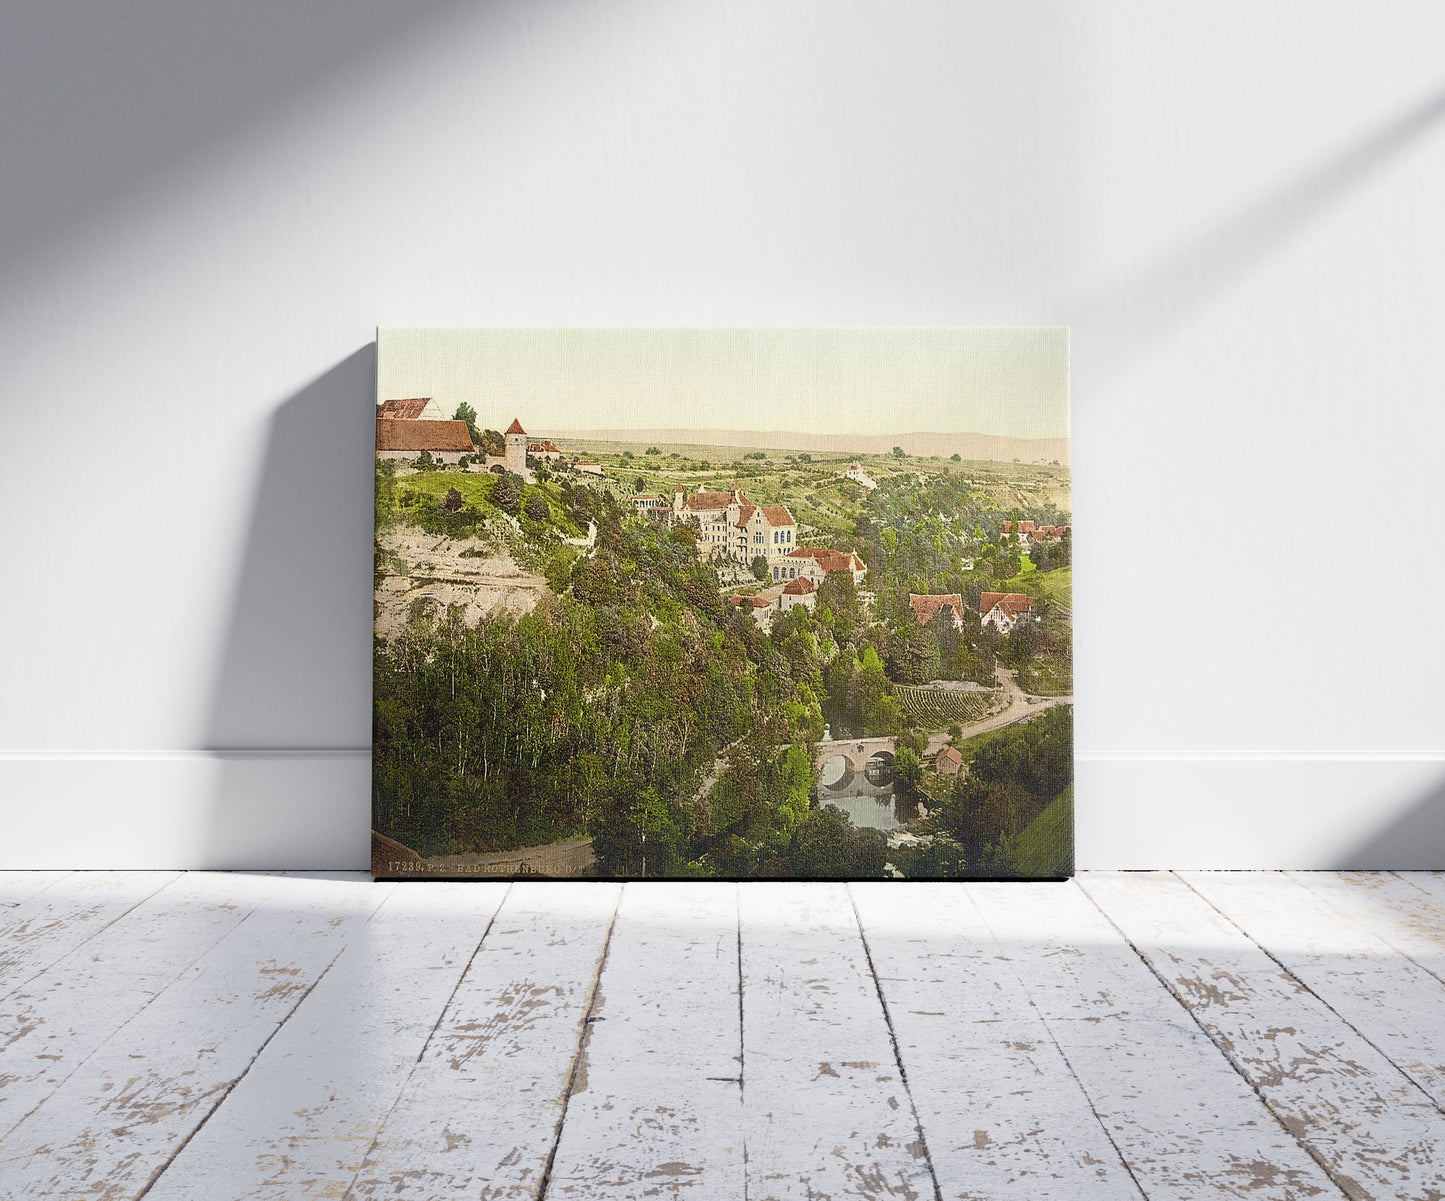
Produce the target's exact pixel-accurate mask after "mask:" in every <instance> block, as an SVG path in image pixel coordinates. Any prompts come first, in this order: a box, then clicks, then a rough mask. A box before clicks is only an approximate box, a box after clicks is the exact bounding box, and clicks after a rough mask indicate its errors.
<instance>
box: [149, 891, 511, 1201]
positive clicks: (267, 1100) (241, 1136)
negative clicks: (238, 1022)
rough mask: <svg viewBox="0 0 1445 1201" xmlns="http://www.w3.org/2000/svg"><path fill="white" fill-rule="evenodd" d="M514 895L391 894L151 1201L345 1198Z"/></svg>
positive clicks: (164, 1178)
mask: <svg viewBox="0 0 1445 1201" xmlns="http://www.w3.org/2000/svg"><path fill="white" fill-rule="evenodd" d="M506 891H507V885H506V884H505V883H491V882H476V883H474V882H466V883H440V882H432V881H411V882H408V883H406V884H405V885H404V886H401V887H397V888H396V889H395V890H394V891H392V892H391V893H390V895H389V896H388V897H387V899H386V901H385V902H384V903H383V904H382V906H381V907H380V909H378V910H377V912H376V913H375V915H374V916H373V917H372V919H371V920H370V921H369V922H367V923H366V925H365V926H363V927H361V928H360V929H358V930H357V932H356V933H355V935H354V936H353V937H352V939H351V940H350V942H349V943H348V944H347V945H346V948H345V949H344V950H343V951H342V953H341V955H340V956H339V957H338V958H337V959H336V962H335V963H334V964H333V965H332V967H331V969H330V970H329V971H328V972H327V973H326V975H325V976H324V977H323V978H322V979H321V981H320V983H318V984H317V985H316V987H315V988H314V989H312V990H311V992H310V994H309V995H308V996H307V997H306V999H305V1000H304V1001H303V1002H302V1003H301V1005H300V1006H298V1007H297V1010H296V1012H295V1013H294V1014H293V1015H292V1016H291V1018H290V1020H288V1021H287V1022H286V1024H285V1025H284V1026H282V1027H281V1029H280V1030H279V1031H278V1033H277V1034H276V1037H275V1038H273V1039H272V1040H271V1041H270V1042H269V1043H267V1044H266V1048H265V1050H264V1051H263V1052H262V1053H261V1055H260V1056H259V1057H258V1058H257V1060H256V1062H255V1064H253V1065H252V1067H251V1069H250V1071H248V1072H247V1073H246V1075H245V1077H244V1078H243V1079H242V1080H241V1081H240V1082H239V1083H238V1084H237V1085H236V1087H235V1088H234V1089H233V1090H232V1091H231V1094H230V1095H229V1096H228V1097H227V1098H226V1103H225V1104H224V1105H223V1106H222V1107H221V1108H220V1109H219V1110H217V1111H216V1113H215V1114H214V1115H213V1116H212V1117H211V1119H210V1121H208V1122H207V1123H206V1124H205V1125H204V1126H203V1127H202V1128H201V1129H200V1130H199V1131H198V1132H197V1134H196V1136H195V1137H194V1138H193V1139H191V1141H190V1142H189V1143H187V1144H186V1147H185V1149H184V1150H183V1151H182V1152H181V1153H180V1154H179V1155H178V1156H177V1157H176V1158H175V1160H174V1161H173V1162H172V1163H171V1164H170V1165H169V1166H168V1167H167V1168H166V1170H165V1172H164V1173H163V1174H162V1175H161V1177H160V1179H159V1180H158V1181H157V1182H156V1184H155V1185H154V1187H153V1188H152V1189H151V1190H150V1192H149V1193H147V1194H146V1197H147V1201H190V1199H191V1198H196V1197H204V1198H206V1199H207V1201H225V1199H227V1198H235V1199H236V1201H266V1199H274V1201H301V1199H304V1198H322V1197H329V1198H335V1197H339V1196H341V1195H342V1194H343V1193H344V1192H345V1191H346V1188H347V1186H348V1185H349V1184H350V1183H351V1181H352V1179H353V1178H354V1177H355V1175H356V1173H357V1171H358V1170H359V1169H360V1167H361V1164H362V1160H363V1157H364V1156H365V1155H366V1152H367V1149H368V1148H369V1147H370V1145H371V1142H372V1140H373V1139H374V1138H375V1137H376V1134H377V1132H378V1131H379V1130H380V1129H381V1126H382V1123H383V1122H384V1121H385V1119H386V1116H387V1113H388V1112H389V1111H390V1109H391V1107H392V1105H393V1104H394V1103H395V1101H396V1098H397V1096H398V1095H399V1094H400V1092H401V1089H402V1087H403V1085H404V1084H405V1083H406V1080H407V1077H408V1076H409V1075H410V1073H411V1071H412V1069H413V1067H414V1066H415V1065H416V1062H417V1059H418V1057H419V1056H420V1055H421V1053H422V1050H423V1048H424V1047H425V1045H426V1041H427V1039H428V1037H430V1035H431V1033H432V1030H433V1029H434V1027H435V1024H436V1022H437V1020H438V1019H439V1018H440V1016H441V1014H442V1011H443V1010H444V1009H445V1008H446V1004H447V1001H448V999H449V998H450V997H451V995H452V992H453V990H454V989H455V988H456V986H457V983H458V981H459V980H460V979H461V976H462V973H463V972H464V971H465V970H466V966H467V964H468V962H469V961H470V959H471V957H472V955H473V953H474V952H475V951H476V948H477V946H478V944H479V943H480V942H481V940H482V935H483V933H484V932H485V931H486V929H487V926H488V924H489V922H490V921H491V920H492V917H493V915H494V914H495V913H496V911H497V907H498V906H499V905H500V904H501V903H502V898H503V896H504V895H505V894H506Z"/></svg>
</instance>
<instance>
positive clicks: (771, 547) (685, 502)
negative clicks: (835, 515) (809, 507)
mask: <svg viewBox="0 0 1445 1201" xmlns="http://www.w3.org/2000/svg"><path fill="white" fill-rule="evenodd" d="M672 520H673V522H674V523H676V522H685V523H686V524H688V525H693V526H695V527H696V530H697V550H698V554H700V555H702V556H703V557H704V558H712V559H731V560H733V561H734V562H737V563H751V562H752V561H753V560H754V559H756V558H757V557H758V556H759V555H761V556H762V557H763V558H764V559H766V560H767V561H768V563H769V565H770V566H771V565H772V564H773V562H774V560H776V559H779V558H782V557H783V556H785V555H787V554H789V553H790V552H792V551H793V550H794V549H796V547H797V542H796V535H797V526H798V523H797V522H795V521H794V520H793V515H792V513H790V512H789V511H788V508H787V506H786V505H755V504H753V502H752V501H750V500H749V499H748V498H747V497H746V496H745V495H744V494H743V493H742V491H741V490H740V489H739V488H738V486H737V485H736V484H734V485H733V486H732V490H731V491H729V492H696V493H694V494H693V495H692V496H688V495H687V494H686V492H685V490H684V489H683V487H682V485H681V484H679V485H678V486H677V489H676V490H675V491H674V492H673V496H672ZM778 578H779V577H778V576H776V575H775V576H774V579H778Z"/></svg>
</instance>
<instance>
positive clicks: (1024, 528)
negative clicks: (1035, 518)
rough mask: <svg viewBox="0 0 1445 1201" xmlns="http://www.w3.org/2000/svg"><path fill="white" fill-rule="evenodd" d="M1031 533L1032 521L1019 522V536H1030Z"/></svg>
mask: <svg viewBox="0 0 1445 1201" xmlns="http://www.w3.org/2000/svg"><path fill="white" fill-rule="evenodd" d="M1033 532H1034V523H1033V522H1032V521H1021V522H1019V533H1020V534H1032V533H1033Z"/></svg>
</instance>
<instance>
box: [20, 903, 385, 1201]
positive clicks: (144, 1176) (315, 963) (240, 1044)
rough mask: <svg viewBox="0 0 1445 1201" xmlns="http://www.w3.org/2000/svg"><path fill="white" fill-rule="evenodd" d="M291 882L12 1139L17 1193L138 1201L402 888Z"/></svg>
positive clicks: (113, 1041)
mask: <svg viewBox="0 0 1445 1201" xmlns="http://www.w3.org/2000/svg"><path fill="white" fill-rule="evenodd" d="M282 883H283V884H284V888H282V889H281V890H280V891H279V892H278V894H277V897H276V899H275V900H274V902H272V903H271V904H268V905H266V906H263V907H261V908H259V909H258V910H257V911H256V912H254V913H252V914H251V915H250V916H249V917H247V918H246V920H245V921H243V922H241V923H240V925H239V926H237V927H236V928H235V929H234V930H233V931H232V932H231V933H230V934H228V935H227V936H226V937H224V938H222V939H221V940H220V942H218V943H217V944H216V945H215V946H214V947H212V948H211V950H210V951H208V952H207V953H206V954H205V955H204V956H202V957H201V959H200V960H198V961H197V962H196V963H195V964H194V965H193V966H192V967H191V968H189V969H188V970H187V971H186V972H185V973H184V974H183V975H182V976H181V977H180V979H178V980H176V981H175V982H174V983H172V984H171V985H170V987H168V988H167V989H165V991H163V992H162V993H161V994H160V995H159V996H158V997H156V999H155V1000H154V1001H152V1002H151V1003H150V1004H149V1005H148V1006H146V1008H145V1009H144V1010H143V1011H142V1012H141V1013H139V1014H137V1015H136V1016H135V1017H134V1018H133V1019H132V1020H131V1021H130V1022H129V1023H127V1024H126V1025H125V1026H124V1027H123V1028H122V1029H121V1030H120V1031H119V1032H118V1033H117V1034H116V1035H115V1036H114V1037H112V1038H111V1039H110V1040H109V1041H107V1042H106V1043H105V1045H104V1046H102V1047H101V1048H100V1049H99V1050H97V1051H96V1052H95V1053H94V1054H93V1055H92V1056H91V1057H90V1058H89V1059H88V1060H86V1062H85V1063H84V1064H82V1065H81V1066H80V1067H79V1068H78V1069H77V1070H76V1071H75V1072H73V1073H72V1074H71V1075H70V1077H69V1078H68V1079H67V1080H66V1081H65V1083H64V1084H62V1085H61V1086H60V1087H59V1088H58V1089H56V1090H55V1092H53V1093H52V1094H51V1095H50V1096H49V1097H48V1098H47V1099H46V1100H45V1101H44V1102H43V1103H42V1104H41V1105H40V1106H39V1107H38V1108H37V1109H35V1110H34V1111H33V1112H32V1113H31V1114H30V1115H29V1116H28V1117H27V1118H26V1119H25V1120H24V1121H23V1122H21V1123H20V1124H19V1125H18V1126H17V1127H16V1128H15V1129H14V1130H12V1131H11V1132H10V1133H9V1134H8V1135H7V1136H6V1137H5V1138H4V1139H0V1162H4V1163H5V1164H6V1168H5V1184H6V1187H7V1188H8V1189H10V1190H11V1194H12V1195H13V1196H16V1197H98V1198H104V1199H107V1201H109V1199H112V1198H117V1199H118V1198H130V1197H135V1196H137V1195H139V1194H140V1193H141V1192H142V1191H143V1190H144V1189H145V1188H146V1186H147V1185H148V1183H149V1182H150V1180H151V1179H153V1178H154V1177H155V1175H156V1174H158V1173H159V1172H160V1171H161V1170H162V1169H163V1168H164V1167H165V1165H166V1164H167V1163H168V1162H169V1161H170V1160H171V1159H172V1157H173V1156H174V1155H175V1154H176V1152H177V1151H178V1150H179V1149H180V1148H181V1147H182V1146H183V1145H184V1143H185V1141H186V1140H187V1139H188V1138H190V1136H191V1135H192V1134H193V1133H194V1131H195V1130H196V1128H197V1126H199V1125H200V1124H201V1123H202V1122H203V1121H205V1119H206V1117H207V1116H208V1115H209V1114H210V1113H211V1112H212V1111H214V1109H215V1108H216V1107H217V1106H218V1105H219V1104H220V1103H221V1102H222V1101H223V1100H224V1098H225V1096H226V1094H227V1092H228V1091H229V1090H230V1089H231V1088H232V1086H233V1085H234V1084H235V1082H236V1080H237V1079H238V1078H239V1077H240V1076H241V1075H242V1074H243V1073H244V1072H245V1071H246V1069H247V1068H248V1067H249V1066H250V1064H251V1063H252V1061H253V1060H254V1059H255V1058H256V1055H257V1053H258V1052H259V1051H260V1049H261V1048H262V1047H263V1046H264V1045H265V1043H266V1041H267V1040H268V1039H269V1038H271V1037H272V1036H273V1035H274V1034H275V1032H276V1030H277V1028H278V1027H279V1026H280V1025H281V1024H282V1023H283V1022H284V1021H285V1020H286V1018H287V1017H288V1016H289V1015H290V1014H291V1013H292V1012H293V1011H294V1010H295V1008H296V1006H297V1005H298V1004H299V1003H300V1001H301V999H302V998H303V997H304V996H305V995H306V993H307V991H308V990H309V989H310V988H311V987H312V986H313V985H314V984H315V983H316V981H317V979H318V978H320V976H321V975H322V974H323V973H324V972H325V971H326V968H327V966H328V965H329V964H330V963H331V961H332V960H333V959H334V958H335V957H336V954H337V952H338V951H339V950H340V949H341V947H342V946H343V945H344V943H345V941H346V938H347V937H348V936H349V935H350V934H351V933H352V932H353V931H354V929H355V928H356V927H357V926H359V925H360V924H362V923H363V922H364V921H365V919H366V918H367V916H368V915H369V914H370V913H371V911H372V910H373V909H374V908H375V907H376V906H377V905H378V904H380V902H381V901H382V900H383V899H384V898H385V896H386V894H387V892H388V891H390V888H391V887H394V886H391V885H376V884H373V883H372V882H371V881H370V880H369V879H366V878H365V877H362V876H360V875H349V876H347V877H346V878H340V879H325V878H317V879H287V880H285V881H283V882H282Z"/></svg>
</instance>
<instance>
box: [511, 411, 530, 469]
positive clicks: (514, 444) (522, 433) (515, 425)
mask: <svg viewBox="0 0 1445 1201" xmlns="http://www.w3.org/2000/svg"><path fill="white" fill-rule="evenodd" d="M506 438H507V470H508V471H510V472H512V473H513V474H514V475H520V476H521V477H522V478H523V479H526V478H528V473H527V431H526V430H524V429H523V428H522V423H521V422H520V421H518V420H517V419H516V418H515V417H513V418H512V424H511V425H509V426H507V434H506Z"/></svg>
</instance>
